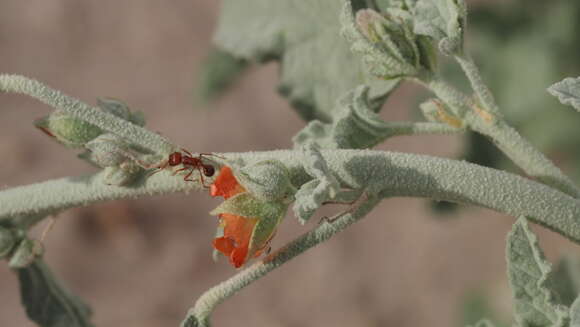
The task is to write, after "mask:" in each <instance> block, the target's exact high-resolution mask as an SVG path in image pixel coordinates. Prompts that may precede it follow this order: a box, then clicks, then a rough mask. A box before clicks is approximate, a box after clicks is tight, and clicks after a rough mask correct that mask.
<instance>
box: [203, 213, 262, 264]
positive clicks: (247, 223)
mask: <svg viewBox="0 0 580 327" xmlns="http://www.w3.org/2000/svg"><path fill="white" fill-rule="evenodd" d="M219 218H220V225H223V228H224V232H223V233H224V236H223V237H219V238H216V239H215V240H214V243H213V245H214V247H215V249H216V250H218V251H220V252H222V253H223V254H225V255H229V257H230V262H231V264H232V265H233V266H234V267H236V268H239V267H241V266H243V265H244V263H245V262H246V260H247V259H248V258H247V257H248V251H249V246H250V240H251V238H252V233H253V232H254V228H255V227H256V223H257V222H258V219H256V218H246V217H241V216H236V215H232V214H227V213H223V214H220V215H219Z"/></svg>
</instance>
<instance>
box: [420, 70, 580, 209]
mask: <svg viewBox="0 0 580 327" xmlns="http://www.w3.org/2000/svg"><path fill="white" fill-rule="evenodd" d="M423 85H426V86H427V87H428V88H429V89H431V90H432V91H433V93H435V94H436V95H437V96H438V97H439V98H440V99H441V100H442V101H444V102H445V103H447V104H448V105H449V106H450V107H451V109H452V110H456V112H455V113H456V114H457V110H459V108H461V107H463V108H470V110H469V111H465V113H464V114H463V115H462V116H460V115H458V117H463V119H464V120H465V122H466V123H467V125H468V126H469V127H470V128H472V129H473V130H474V131H476V132H478V133H480V134H483V135H485V136H487V137H489V138H490V139H491V140H492V141H493V142H494V144H495V145H496V146H497V147H498V148H499V149H500V150H501V151H503V152H504V153H505V155H506V156H507V157H508V158H510V159H511V160H512V161H513V162H514V163H515V164H517V165H518V166H519V167H520V168H522V169H523V171H524V172H525V173H526V174H528V175H530V176H532V177H535V178H537V179H538V180H539V181H541V182H542V183H545V184H546V185H550V186H553V187H556V188H557V189H559V190H561V191H563V192H565V193H566V194H569V195H571V196H573V197H575V198H580V189H578V187H577V186H576V185H575V184H574V182H572V180H570V178H568V177H567V176H566V175H564V173H563V172H562V171H561V170H560V168H558V167H557V166H556V165H554V163H553V162H552V161H550V159H548V158H546V156H545V155H544V154H543V153H542V152H540V151H539V150H537V149H536V148H535V147H534V146H533V145H532V144H530V143H529V142H528V141H527V140H525V139H524V138H523V137H522V136H521V135H520V134H519V133H518V132H517V131H516V130H515V129H513V128H512V127H511V126H509V125H508V124H507V122H505V121H504V120H503V119H502V118H501V117H498V116H496V115H495V114H493V113H491V112H489V111H487V110H485V109H483V108H480V107H478V106H477V105H476V104H474V103H472V102H471V101H469V98H468V97H467V96H465V95H464V94H462V93H461V92H459V91H457V90H456V89H454V88H453V87H451V86H450V85H448V84H447V83H446V82H444V81H442V80H439V79H434V80H431V81H429V82H427V83H424V84H423Z"/></svg>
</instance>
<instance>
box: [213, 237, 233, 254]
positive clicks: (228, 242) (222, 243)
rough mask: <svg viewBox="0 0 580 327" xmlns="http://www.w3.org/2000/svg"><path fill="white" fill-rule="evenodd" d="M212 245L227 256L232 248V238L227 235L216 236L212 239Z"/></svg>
mask: <svg viewBox="0 0 580 327" xmlns="http://www.w3.org/2000/svg"><path fill="white" fill-rule="evenodd" d="M213 247H214V248H215V249H216V250H218V251H220V252H221V253H223V254H224V255H227V256H229V255H230V254H231V253H232V251H233V250H234V240H232V239H231V238H227V237H218V238H216V239H214V240H213Z"/></svg>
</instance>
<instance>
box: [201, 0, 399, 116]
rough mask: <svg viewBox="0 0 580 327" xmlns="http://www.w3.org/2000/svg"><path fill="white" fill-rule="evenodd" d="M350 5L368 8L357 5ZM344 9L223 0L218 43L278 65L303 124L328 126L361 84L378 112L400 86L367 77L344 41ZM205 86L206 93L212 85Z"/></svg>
mask: <svg viewBox="0 0 580 327" xmlns="http://www.w3.org/2000/svg"><path fill="white" fill-rule="evenodd" d="M352 5H353V7H356V8H362V7H365V6H366V5H367V4H366V1H363V0H353V1H352ZM341 8H342V2H341V1H336V0H286V1H271V0H247V1H239V0H223V1H222V10H221V12H220V20H219V24H218V29H217V32H216V35H215V44H216V46H217V47H218V48H220V49H222V50H223V51H226V52H228V53H230V54H231V55H232V56H234V57H236V58H239V59H243V60H247V61H251V62H265V61H270V60H276V61H279V62H280V84H279V86H278V90H279V91H280V93H282V94H283V95H284V96H285V97H287V98H288V100H289V101H290V103H291V104H292V105H293V107H294V108H295V109H296V110H297V112H298V113H299V114H300V116H301V117H302V118H304V119H305V120H313V119H318V120H320V121H322V122H330V120H331V117H332V114H331V112H332V110H333V109H334V108H335V103H336V100H337V99H339V98H340V96H342V95H343V94H344V93H345V92H347V91H350V90H351V89H353V88H354V87H355V86H358V85H359V84H368V85H369V86H370V87H371V90H370V92H369V93H370V96H371V98H372V99H374V100H377V101H376V103H377V106H376V107H375V109H377V110H378V109H380V105H381V104H382V101H381V99H384V97H385V96H386V95H387V94H388V93H389V91H390V90H391V89H392V88H394V87H395V86H396V85H397V84H398V81H397V80H391V81H385V80H378V79H375V78H373V77H371V76H369V74H368V73H367V72H366V69H365V68H364V67H363V65H362V63H361V61H360V59H359V58H357V57H356V56H355V55H353V54H352V52H351V51H350V48H349V45H348V42H346V40H344V39H343V38H342V37H340V22H339V13H340V11H341ZM250 36H251V37H250ZM305 58H308V59H305ZM208 63H211V61H208ZM208 69H210V68H206V70H208ZM227 77H228V78H230V77H233V75H230V76H227ZM205 79H206V81H213V82H214V83H215V78H208V77H206V78H205ZM223 82H224V81H223V80H222V81H221V82H220V83H223ZM201 87H202V88H203V89H206V91H205V92H206V93H207V92H208V90H207V89H208V87H210V85H202V86H201ZM213 91H216V92H218V91H220V90H217V89H214V90H213Z"/></svg>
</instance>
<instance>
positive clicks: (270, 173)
mask: <svg viewBox="0 0 580 327" xmlns="http://www.w3.org/2000/svg"><path fill="white" fill-rule="evenodd" d="M236 178H237V179H238V181H239V183H240V184H241V185H243V186H244V188H245V189H246V190H248V192H250V193H252V194H253V195H255V196H256V197H258V198H260V199H263V200H267V201H274V200H280V199H284V198H287V197H288V196H289V195H291V194H294V193H295V192H296V189H295V188H294V186H293V185H292V183H291V182H290V177H289V174H288V170H287V169H286V167H285V166H284V165H283V164H282V163H281V162H279V161H277V160H266V161H262V162H258V163H256V164H253V165H249V166H245V167H243V168H242V169H240V170H239V171H238V172H237V173H236Z"/></svg>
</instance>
